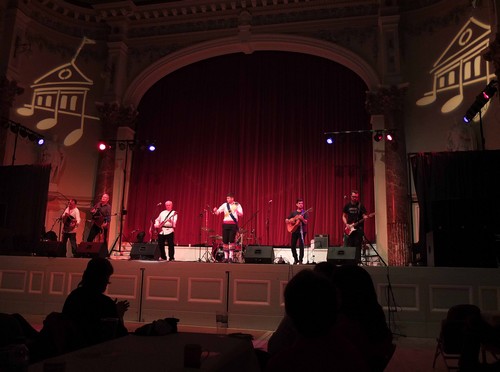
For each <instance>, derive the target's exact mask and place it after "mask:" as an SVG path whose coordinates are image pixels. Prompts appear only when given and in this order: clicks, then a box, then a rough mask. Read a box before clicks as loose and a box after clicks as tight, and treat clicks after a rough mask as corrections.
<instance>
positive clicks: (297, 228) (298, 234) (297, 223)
mask: <svg viewBox="0 0 500 372" xmlns="http://www.w3.org/2000/svg"><path fill="white" fill-rule="evenodd" d="M295 205H296V207H297V209H296V210H294V211H293V212H291V213H290V215H289V216H288V217H287V218H286V219H285V222H286V224H287V228H288V231H289V232H291V233H292V240H291V242H290V247H291V249H292V255H293V260H294V262H293V264H294V265H297V264H301V263H302V260H303V259H304V241H305V236H306V234H307V219H308V218H309V215H308V213H307V211H304V200H303V199H301V198H298V199H297V201H296V204H295ZM297 242H298V243H299V256H297Z"/></svg>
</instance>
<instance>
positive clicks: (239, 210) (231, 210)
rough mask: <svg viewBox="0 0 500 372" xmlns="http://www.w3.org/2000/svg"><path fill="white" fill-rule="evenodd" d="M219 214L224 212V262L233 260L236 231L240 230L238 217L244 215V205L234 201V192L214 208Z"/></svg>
mask: <svg viewBox="0 0 500 372" xmlns="http://www.w3.org/2000/svg"><path fill="white" fill-rule="evenodd" d="M213 212H214V213H215V214H217V215H219V214H221V213H224V218H223V219H222V249H223V250H224V262H233V256H234V250H235V249H236V233H237V232H238V218H240V217H242V216H243V207H242V206H241V204H240V203H238V202H235V201H234V194H232V193H228V194H227V196H226V202H225V203H222V204H221V206H220V207H219V208H214V209H213Z"/></svg>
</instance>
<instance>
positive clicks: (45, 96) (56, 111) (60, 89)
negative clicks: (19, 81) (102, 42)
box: [17, 37, 99, 146]
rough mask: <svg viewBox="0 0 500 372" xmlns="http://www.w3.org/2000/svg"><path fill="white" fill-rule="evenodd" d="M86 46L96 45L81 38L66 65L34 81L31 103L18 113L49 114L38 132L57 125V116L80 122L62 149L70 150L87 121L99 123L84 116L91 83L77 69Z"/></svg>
mask: <svg viewBox="0 0 500 372" xmlns="http://www.w3.org/2000/svg"><path fill="white" fill-rule="evenodd" d="M87 44H95V41H93V40H91V39H88V38H86V37H84V38H83V40H82V42H81V43H80V46H79V47H78V49H77V51H76V53H75V55H74V57H73V58H72V59H71V61H70V62H69V63H65V64H63V65H61V66H58V67H56V68H54V69H52V70H51V71H49V72H47V73H46V74H44V75H42V76H41V77H39V78H38V79H36V80H35V81H34V82H33V84H32V85H31V88H33V93H32V97H31V103H29V104H25V105H24V107H20V108H18V109H17V113H18V114H19V115H22V116H32V115H33V114H34V113H35V111H36V110H39V111H46V112H48V113H50V116H49V117H47V118H45V119H42V120H40V121H39V122H38V123H37V124H36V127H37V128H38V129H40V130H48V129H51V128H53V127H54V126H56V125H57V124H59V123H60V116H64V115H69V116H75V117H78V118H80V123H79V127H78V128H76V129H73V130H72V131H70V132H69V133H68V134H67V135H66V137H65V138H64V141H63V143H64V145H65V146H72V145H74V144H75V143H76V142H78V141H79V140H80V139H81V138H82V136H83V133H84V129H85V128H84V127H85V121H86V119H92V120H99V118H98V117H96V116H92V115H88V114H87V113H86V108H87V95H88V92H89V91H90V89H91V87H92V86H93V85H94V82H93V81H92V80H91V79H89V78H88V77H87V76H85V74H84V73H83V72H82V71H81V70H80V69H79V68H78V66H77V65H76V59H77V58H78V55H79V54H80V51H81V50H82V48H83V47H84V46H85V45H87Z"/></svg>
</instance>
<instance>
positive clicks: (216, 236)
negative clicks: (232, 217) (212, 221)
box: [209, 235, 222, 240]
mask: <svg viewBox="0 0 500 372" xmlns="http://www.w3.org/2000/svg"><path fill="white" fill-rule="evenodd" d="M209 238H210V239H219V240H220V239H222V236H220V235H210V236H209Z"/></svg>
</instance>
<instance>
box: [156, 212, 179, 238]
mask: <svg viewBox="0 0 500 372" xmlns="http://www.w3.org/2000/svg"><path fill="white" fill-rule="evenodd" d="M176 215H177V212H174V213H172V215H170V216H169V217H168V218H165V219H164V220H163V221H162V222H161V223H160V225H159V226H158V227H157V228H156V232H157V233H158V234H159V233H160V232H161V229H162V228H163V226H164V225H165V224H166V223H167V222H168V221H172V218H174V217H175V216H176ZM165 227H168V228H170V229H173V226H165Z"/></svg>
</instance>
